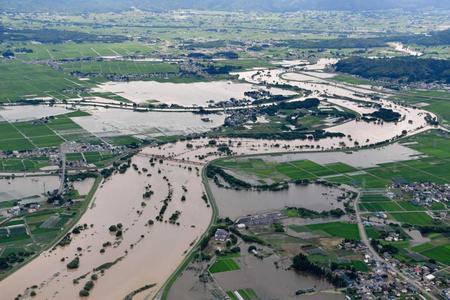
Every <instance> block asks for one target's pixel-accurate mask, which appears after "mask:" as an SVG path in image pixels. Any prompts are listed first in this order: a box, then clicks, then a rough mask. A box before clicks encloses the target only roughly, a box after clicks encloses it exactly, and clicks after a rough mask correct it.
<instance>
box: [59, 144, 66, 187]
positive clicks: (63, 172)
mask: <svg viewBox="0 0 450 300" xmlns="http://www.w3.org/2000/svg"><path fill="white" fill-rule="evenodd" d="M59 149H60V155H61V175H60V176H61V182H60V184H59V189H58V194H59V195H62V194H63V193H64V181H65V179H66V178H65V177H66V152H65V151H66V149H65V145H64V143H62V144H61V145H60V146H59Z"/></svg>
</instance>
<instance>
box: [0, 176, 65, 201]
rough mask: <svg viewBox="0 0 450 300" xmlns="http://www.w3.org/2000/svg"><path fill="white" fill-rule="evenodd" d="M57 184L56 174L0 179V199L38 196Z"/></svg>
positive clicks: (55, 187) (53, 188)
mask: <svg viewBox="0 0 450 300" xmlns="http://www.w3.org/2000/svg"><path fill="white" fill-rule="evenodd" d="M58 186H59V177H58V176H35V177H31V176H30V177H15V178H14V179H5V178H3V179H0V201H7V200H15V199H21V198H26V197H31V196H39V195H43V194H45V192H48V191H53V190H55V189H57V188H58Z"/></svg>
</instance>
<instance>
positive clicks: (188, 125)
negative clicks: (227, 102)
mask: <svg viewBox="0 0 450 300" xmlns="http://www.w3.org/2000/svg"><path fill="white" fill-rule="evenodd" d="M89 113H91V116H85V117H78V118H74V119H73V120H74V122H76V123H77V124H78V125H80V126H81V127H83V128H84V129H86V130H87V131H89V132H92V133H94V134H96V135H99V136H118V135H128V134H130V135H138V136H142V137H156V136H163V135H184V134H189V133H201V132H206V131H209V130H210V129H211V128H214V127H218V126H220V125H222V124H223V121H224V119H225V115H223V114H209V115H207V116H206V117H207V118H209V119H210V122H204V121H202V118H203V117H205V116H202V115H196V114H193V113H190V112H153V111H152V112H134V111H130V110H122V109H111V108H108V109H104V108H98V109H91V110H89Z"/></svg>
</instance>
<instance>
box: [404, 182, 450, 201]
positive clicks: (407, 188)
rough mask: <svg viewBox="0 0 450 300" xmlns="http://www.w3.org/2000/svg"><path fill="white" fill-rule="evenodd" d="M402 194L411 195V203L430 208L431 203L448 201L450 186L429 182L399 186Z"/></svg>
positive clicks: (449, 198)
mask: <svg viewBox="0 0 450 300" xmlns="http://www.w3.org/2000/svg"><path fill="white" fill-rule="evenodd" d="M396 187H397V188H399V189H400V190H401V191H402V192H406V193H411V194H412V199H411V203H412V204H415V205H419V206H431V205H432V204H433V202H448V201H450V185H449V184H435V183H431V182H425V183H411V184H399V185H397V186H396Z"/></svg>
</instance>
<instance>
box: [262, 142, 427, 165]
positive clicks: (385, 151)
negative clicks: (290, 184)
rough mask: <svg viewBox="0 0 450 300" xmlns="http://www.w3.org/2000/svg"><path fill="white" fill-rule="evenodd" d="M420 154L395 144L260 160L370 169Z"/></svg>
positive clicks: (266, 156)
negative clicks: (346, 165) (334, 164)
mask: <svg viewBox="0 0 450 300" xmlns="http://www.w3.org/2000/svg"><path fill="white" fill-rule="evenodd" d="M420 155H422V153H420V152H418V151H416V150H414V149H411V148H408V147H406V146H403V145H402V144H399V143H395V144H389V145H387V146H383V147H380V148H374V149H364V150H359V151H352V152H314V153H291V154H282V155H264V156H257V157H255V158H261V159H263V160H265V161H271V162H286V161H294V160H302V159H309V160H311V161H314V162H316V163H318V164H331V163H337V162H342V163H345V164H348V165H351V166H353V167H355V168H371V167H375V166H377V165H379V164H384V163H390V162H396V161H405V160H411V159H414V158H417V156H420Z"/></svg>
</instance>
